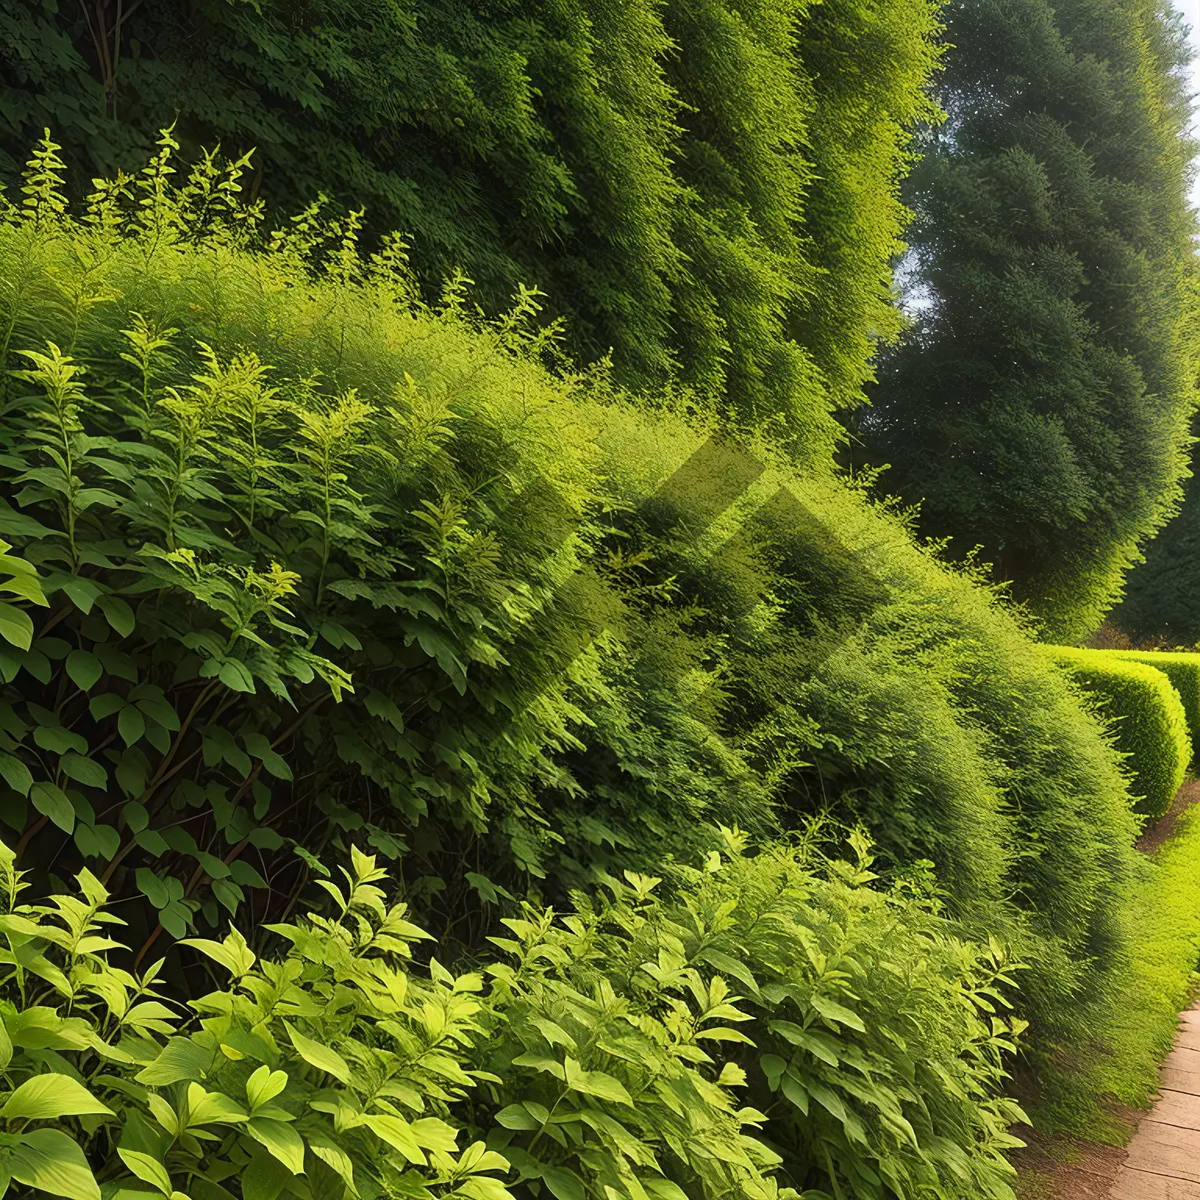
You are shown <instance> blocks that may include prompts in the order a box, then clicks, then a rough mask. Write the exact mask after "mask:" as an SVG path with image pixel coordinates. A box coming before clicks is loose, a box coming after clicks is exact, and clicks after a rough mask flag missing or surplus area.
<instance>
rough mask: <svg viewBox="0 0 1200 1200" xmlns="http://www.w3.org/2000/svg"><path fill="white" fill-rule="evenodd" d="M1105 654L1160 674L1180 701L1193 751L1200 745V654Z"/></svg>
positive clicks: (1120, 652)
mask: <svg viewBox="0 0 1200 1200" xmlns="http://www.w3.org/2000/svg"><path fill="white" fill-rule="evenodd" d="M1108 653H1109V654H1111V655H1114V656H1115V657H1116V658H1122V659H1128V660H1129V661H1130V662H1141V663H1145V664H1146V666H1148V667H1154V668H1155V669H1156V670H1159V671H1161V672H1162V673H1163V674H1164V675H1165V676H1166V677H1167V678H1168V679H1169V680H1170V681H1171V686H1172V687H1173V688H1174V689H1175V690H1176V691H1177V692H1178V693H1179V699H1180V700H1182V701H1183V711H1184V714H1185V715H1186V717H1187V729H1188V736H1189V737H1190V738H1191V741H1192V748H1193V750H1194V749H1195V747H1196V746H1197V745H1200V654H1191V653H1187V652H1172V651H1165V650H1109V651H1108Z"/></svg>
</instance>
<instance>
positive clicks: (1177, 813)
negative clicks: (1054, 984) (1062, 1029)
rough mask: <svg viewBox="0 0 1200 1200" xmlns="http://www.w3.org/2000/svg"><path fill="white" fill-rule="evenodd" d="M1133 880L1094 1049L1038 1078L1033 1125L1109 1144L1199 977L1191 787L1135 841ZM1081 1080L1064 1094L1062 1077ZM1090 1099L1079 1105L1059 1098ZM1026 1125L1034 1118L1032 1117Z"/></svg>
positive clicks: (1199, 902)
mask: <svg viewBox="0 0 1200 1200" xmlns="http://www.w3.org/2000/svg"><path fill="white" fill-rule="evenodd" d="M1143 845H1144V847H1145V848H1146V849H1147V850H1148V853H1147V854H1146V857H1145V860H1144V868H1143V871H1142V876H1141V878H1140V879H1139V880H1138V882H1137V885H1136V887H1135V889H1134V892H1133V899H1132V903H1131V904H1130V905H1129V907H1128V909H1127V911H1126V921H1127V922H1128V931H1129V939H1128V943H1127V944H1128V946H1129V957H1128V959H1127V960H1126V962H1125V963H1124V964H1123V966H1122V967H1121V968H1120V976H1121V983H1120V986H1118V987H1116V988H1114V989H1112V990H1111V991H1109V993H1108V995H1107V997H1106V998H1105V999H1104V1001H1103V1007H1102V1009H1101V1010H1100V1011H1099V1012H1098V1014H1097V1016H1098V1021H1097V1025H1098V1028H1099V1029H1100V1031H1101V1042H1102V1044H1101V1045H1100V1046H1097V1047H1096V1050H1095V1053H1094V1054H1093V1055H1092V1056H1091V1057H1090V1058H1088V1059H1086V1060H1085V1061H1083V1062H1082V1063H1081V1062H1078V1061H1077V1062H1075V1063H1073V1064H1071V1065H1070V1066H1069V1067H1064V1068H1061V1071H1060V1074H1059V1078H1058V1079H1056V1078H1055V1069H1054V1068H1051V1069H1050V1070H1049V1071H1048V1072H1047V1071H1043V1072H1042V1075H1041V1080H1040V1082H1041V1085H1042V1093H1043V1098H1042V1100H1041V1102H1040V1103H1039V1104H1037V1105H1036V1108H1037V1118H1040V1119H1037V1122H1036V1123H1037V1124H1038V1125H1039V1126H1040V1127H1041V1128H1042V1129H1043V1130H1046V1131H1053V1132H1055V1133H1063V1134H1068V1135H1072V1136H1075V1137H1079V1138H1086V1139H1088V1140H1091V1141H1096V1142H1104V1143H1108V1144H1111V1145H1118V1144H1122V1143H1123V1142H1124V1141H1126V1140H1127V1138H1128V1136H1129V1123H1128V1121H1123V1120H1121V1119H1120V1118H1119V1116H1118V1115H1117V1114H1118V1112H1119V1110H1120V1109H1121V1108H1128V1109H1138V1108H1145V1107H1146V1106H1148V1105H1149V1103H1150V1100H1151V1097H1152V1096H1153V1095H1154V1093H1155V1091H1156V1089H1157V1087H1158V1078H1159V1067H1160V1065H1161V1063H1162V1061H1163V1059H1164V1058H1165V1057H1166V1055H1167V1054H1168V1053H1169V1051H1170V1049H1171V1046H1172V1043H1173V1042H1174V1039H1175V1033H1176V1029H1177V1017H1178V1014H1179V1013H1180V1011H1182V1010H1183V1009H1185V1008H1187V1007H1188V1004H1189V1003H1190V1001H1191V999H1192V997H1193V995H1194V994H1195V991H1196V985H1197V981H1198V979H1200V976H1198V975H1197V971H1196V968H1197V964H1198V962H1200V781H1197V780H1192V781H1190V782H1189V783H1187V784H1186V785H1185V786H1184V788H1183V789H1182V791H1181V792H1180V795H1179V797H1178V799H1177V801H1176V804H1175V805H1174V806H1173V808H1172V810H1171V812H1169V813H1168V814H1167V815H1166V816H1165V817H1163V818H1162V820H1161V821H1160V822H1159V823H1158V824H1157V826H1156V827H1155V828H1153V829H1152V830H1151V831H1150V832H1149V833H1148V834H1147V836H1146V838H1145V839H1144V840H1143ZM1066 1071H1070V1072H1071V1073H1072V1074H1075V1075H1077V1076H1078V1075H1080V1074H1081V1075H1082V1076H1083V1083H1084V1086H1083V1087H1080V1086H1079V1080H1078V1079H1076V1081H1075V1082H1074V1083H1073V1086H1071V1087H1070V1088H1069V1089H1068V1088H1067V1087H1065V1086H1061V1085H1062V1084H1063V1083H1065V1079H1063V1076H1062V1073H1065V1072H1066ZM1068 1091H1069V1093H1070V1094H1071V1095H1073V1096H1075V1097H1079V1096H1081V1095H1083V1096H1087V1097H1090V1098H1091V1100H1090V1102H1089V1104H1087V1105H1085V1106H1084V1107H1082V1108H1081V1107H1080V1106H1079V1103H1078V1101H1077V1100H1076V1101H1075V1103H1074V1104H1073V1105H1070V1106H1068V1105H1066V1104H1064V1103H1062V1102H1061V1101H1060V1100H1058V1099H1057V1097H1058V1096H1059V1095H1066V1094H1068ZM1035 1119H1036V1118H1035Z"/></svg>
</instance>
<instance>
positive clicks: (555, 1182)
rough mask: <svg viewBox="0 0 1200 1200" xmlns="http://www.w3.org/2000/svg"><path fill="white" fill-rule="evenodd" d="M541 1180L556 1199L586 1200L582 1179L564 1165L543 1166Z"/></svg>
mask: <svg viewBox="0 0 1200 1200" xmlns="http://www.w3.org/2000/svg"><path fill="white" fill-rule="evenodd" d="M542 1182H543V1183H544V1184H545V1185H546V1187H547V1188H548V1189H549V1190H550V1192H551V1193H552V1194H553V1195H555V1196H557V1197H558V1200H587V1190H586V1189H585V1188H584V1186H583V1180H582V1179H580V1178H579V1176H578V1175H576V1174H575V1172H574V1171H568V1170H567V1168H566V1167H544V1168H543V1169H542Z"/></svg>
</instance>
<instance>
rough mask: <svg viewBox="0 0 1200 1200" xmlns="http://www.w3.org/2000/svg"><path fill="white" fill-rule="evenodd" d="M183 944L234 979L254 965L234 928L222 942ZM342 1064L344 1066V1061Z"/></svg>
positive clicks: (202, 940)
mask: <svg viewBox="0 0 1200 1200" xmlns="http://www.w3.org/2000/svg"><path fill="white" fill-rule="evenodd" d="M183 945H185V946H194V947H195V948H196V949H197V950H199V951H200V953H201V954H206V955H208V957H209V958H211V959H212V960H213V962H216V963H220V964H221V966H223V967H224V968H225V969H226V970H227V971H228V972H229V973H230V974H231V975H232V976H233V977H234V978H235V979H241V977H242V976H243V975H245V974H246V972H247V971H249V970H250V968H251V967H252V966H254V952H253V951H252V950H251V949H250V947H249V946H247V945H246V939H245V938H244V937H242V935H241V934H240V933H239V932H238V931H237V930H236V929H233V930H231V931H230V933H229V935H228V937H226V939H225V940H224V941H223V942H214V941H212V940H211V939H209V938H188V939H187V940H186V941H184V942H183ZM293 1036H294V1035H293ZM313 1044H314V1045H315V1044H316V1043H315V1042H314V1043H313ZM339 1061H340V1060H339ZM342 1065H343V1066H345V1063H342Z"/></svg>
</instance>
